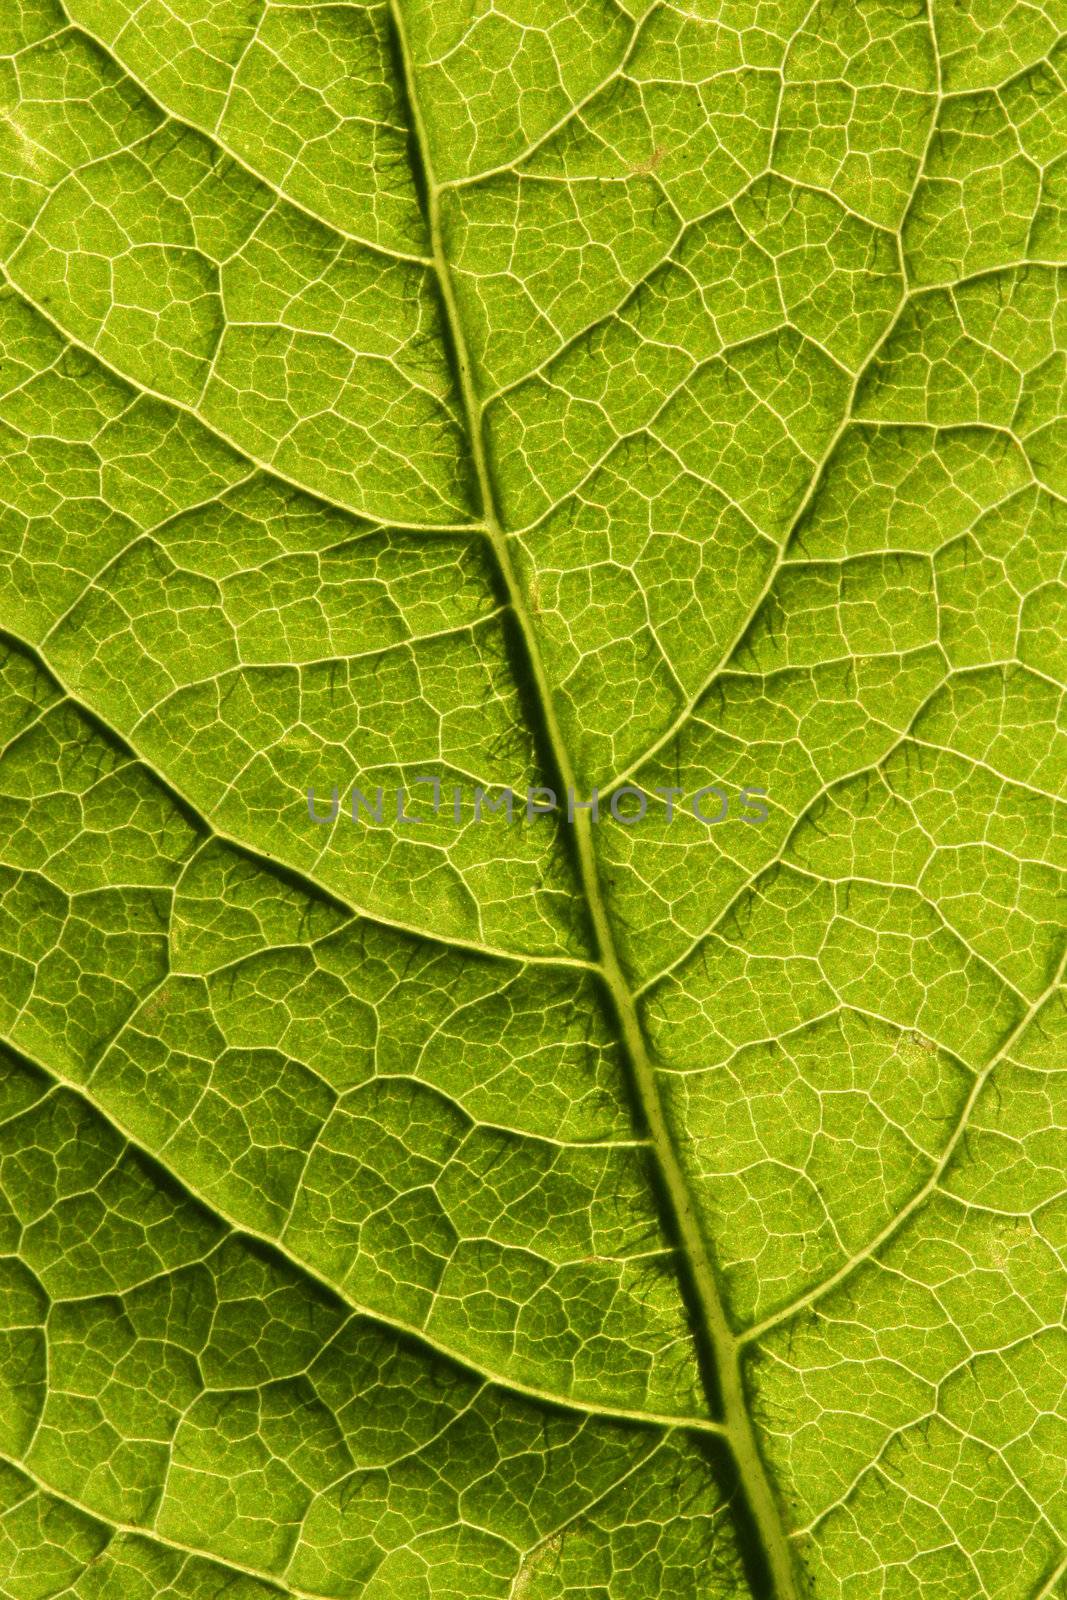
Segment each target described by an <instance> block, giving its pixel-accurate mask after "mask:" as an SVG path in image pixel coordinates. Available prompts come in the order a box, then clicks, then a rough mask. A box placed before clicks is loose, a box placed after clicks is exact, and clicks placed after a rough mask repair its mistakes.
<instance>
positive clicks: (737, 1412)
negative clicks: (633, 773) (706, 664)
mask: <svg viewBox="0 0 1067 1600" xmlns="http://www.w3.org/2000/svg"><path fill="white" fill-rule="evenodd" d="M388 5H389V13H390V17H391V19H392V24H393V28H394V30H395V34H396V43H397V50H398V57H399V71H400V72H401V75H402V79H403V83H402V88H403V91H404V95H405V98H406V100H407V103H408V108H409V113H410V117H411V126H412V134H413V138H414V144H415V154H416V157H417V159H418V162H419V164H420V166H421V169H422V170H421V173H420V174H419V176H420V178H421V180H422V183H423V186H424V189H425V195H426V210H427V214H428V215H427V221H428V225H429V230H430V240H431V247H432V259H433V268H434V271H435V273H436V276H437V280H438V284H439V288H440V294H441V301H442V305H443V310H444V315H445V317H446V319H447V324H448V333H449V336H450V338H451V340H452V344H453V349H454V354H455V362H456V367H457V377H458V382H459V388H460V396H461V400H462V406H463V412H464V420H465V427H466V434H467V442H468V445H469V448H470V451H471V456H472V459H473V462H474V467H475V473H476V477H477V482H478V490H479V496H480V499H481V511H482V516H483V518H484V530H485V536H486V538H487V540H488V543H489V546H490V549H491V552H492V556H493V559H494V562H495V564H496V567H497V571H498V573H499V576H500V580H501V582H502V583H503V586H504V590H505V593H506V596H507V599H508V603H509V606H510V609H511V611H512V614H513V616H514V619H515V622H516V624H517V627H518V631H519V635H520V639H521V642H522V649H523V653H524V655H525V666H526V669H527V671H528V674H529V678H530V682H531V683H532V685H533V688H534V691H535V693H536V695H537V698H538V711H539V714H540V716H541V718H542V721H543V731H544V739H545V743H546V744H547V753H548V755H549V757H550V759H551V762H552V764H553V765H554V767H555V769H556V776H557V777H558V779H559V782H560V785H561V787H562V789H563V791H564V792H566V793H570V792H574V791H575V775H574V766H573V763H572V761H571V755H570V750H569V748H568V746H567V742H566V739H565V738H564V736H563V732H562V730H561V728H560V725H559V720H558V718H557V716H556V709H555V701H554V698H553V695H552V690H551V686H550V684H549V681H548V675H547V673H546V671H545V665H544V660H543V657H542V655H541V648H540V644H539V641H538V639H537V635H536V632H535V630H534V627H533V621H532V618H531V616H530V612H529V609H528V607H527V604H526V597H525V593H524V590H523V586H522V584H521V582H520V580H519V576H518V573H517V572H516V570H515V565H514V562H513V561H512V558H511V551H510V548H509V546H508V540H507V536H506V534H505V532H504V529H503V527H502V525H501V521H500V517H499V515H498V512H497V508H496V496H495V494H494V490H493V482H492V476H491V474H490V471H489V462H488V459H487V456H486V451H485V444H484V433H483V428H482V415H481V405H480V403H479V400H478V397H477V394H476V392H475V387H474V380H473V374H472V369H471V361H470V356H469V353H468V347H467V338H466V331H465V328H464V325H463V320H462V318H461V316H460V312H459V306H458V304H457V300H456V294H455V289H454V286H453V282H452V270H451V264H450V262H449V260H448V256H447V254H446V252H445V249H444V241H443V237H442V230H441V217H440V198H439V190H438V188H437V185H436V182H435V178H434V171H433V162H432V159H431V155H430V148H429V141H428V139H427V136H426V129H425V125H424V123H423V120H422V114H421V108H420V105H419V99H418V91H417V86H416V83H415V75H414V71H413V67H412V61H411V56H410V52H409V49H408V43H407V35H406V31H405V26H404V18H403V15H402V12H401V5H400V0H388ZM573 841H574V854H575V860H576V866H577V871H578V877H579V881H580V884H581V889H582V893H583V896H584V899H585V903H586V907H587V910H588V914H589V920H590V924H591V926H592V932H593V938H594V941H595V945H596V955H597V959H598V965H599V971H600V976H601V978H602V980H603V983H604V986H605V989H606V991H607V994H608V997H609V999H610V1003H611V1007H612V1010H613V1011H614V1014H615V1023H616V1026H617V1028H618V1034H619V1041H620V1044H621V1046H622V1050H623V1055H624V1057H625V1059H626V1063H627V1067H628V1069H629V1073H630V1078H631V1086H632V1090H633V1093H634V1095H635V1097H636V1099H637V1101H638V1103H639V1105H640V1107H641V1111H642V1114H643V1116H644V1119H645V1122H646V1125H647V1128H648V1133H649V1138H650V1140H651V1145H652V1150H653V1155H654V1159H655V1161H656V1164H657V1166H658V1169H659V1174H660V1178H661V1181H662V1187H663V1192H664V1195H665V1197H666V1201H667V1204H668V1206H669V1207H670V1211H671V1221H672V1222H673V1225H674V1230H675V1232H676V1235H677V1238H678V1240H679V1243H680V1246H681V1248H682V1250H683V1251H684V1253H685V1257H686V1262H687V1266H688V1269H689V1275H690V1280H691V1290H692V1298H693V1299H694V1300H695V1306H694V1307H693V1309H694V1310H695V1312H696V1313H697V1315H696V1317H695V1318H694V1321H695V1324H696V1325H695V1330H694V1331H695V1335H696V1337H697V1340H698V1342H699V1343H700V1345H701V1346H702V1349H701V1351H700V1354H701V1357H702V1361H703V1363H704V1364H705V1367H706V1366H707V1365H710V1367H711V1369H712V1373H713V1376H714V1382H715V1383H716V1384H717V1386H718V1391H719V1397H720V1399H721V1405H722V1422H723V1432H724V1438H725V1441H726V1443H727V1446H728V1448H729V1449H730V1452H731V1454H732V1456H733V1460H734V1465H735V1468H736V1472H737V1476H738V1479H739V1482H740V1486H741V1490H742V1493H743V1495H744V1498H745V1501H746V1504H747V1509H748V1513H749V1516H750V1517H751V1521H752V1531H753V1532H754V1533H755V1535H756V1537H757V1539H758V1542H759V1545H760V1548H761V1555H762V1558H763V1561H764V1563H765V1565H766V1571H767V1575H768V1577H769V1580H770V1584H771V1591H772V1593H773V1596H774V1600H800V1595H801V1591H800V1587H799V1584H798V1580H797V1576H796V1573H795V1570H794V1565H793V1558H792V1554H791V1551H790V1547H789V1541H788V1539H787V1537H786V1533H785V1529H784V1527H783V1524H782V1519H781V1515H780V1512H779V1509H778V1505H777V1502H776V1499H775V1495H774V1491H773V1489H772V1488H771V1484H770V1480H769V1478H768V1476H767V1472H766V1469H765V1467H764V1464H763V1459H762V1456H761V1454H760V1450H759V1445H758V1443H757V1439H756V1433H755V1428H754V1426H753V1421H752V1417H751V1415H750V1412H749V1408H748V1403H747V1399H746V1395H745V1388H744V1380H743V1377H742V1371H741V1361H742V1353H741V1347H740V1345H739V1343H738V1341H737V1339H736V1338H735V1337H734V1335H733V1333H732V1331H731V1329H730V1325H729V1321H728V1319H727V1316H726V1311H725V1308H724V1305H723V1302H722V1298H721V1296H720V1293H719V1287H718V1283H717V1280H716V1276H715V1270H714V1267H713V1265H712V1261H711V1256H710V1253H709V1250H708V1246H707V1242H706V1241H705V1239H704V1235H703V1232H702V1230H701V1227H700V1223H699V1221H698V1217H697V1209H696V1205H695V1202H694V1197H693V1194H692V1192H691V1190H690V1187H689V1182H688V1179H687V1178H686V1175H685V1173H684V1171H683V1169H682V1165H681V1162H680V1160H679V1158H678V1152H677V1150H676V1149H675V1146H674V1141H673V1139H672V1138H671V1134H670V1130H669V1128H668V1125H667V1119H666V1115H665V1113H664V1108H663V1102H662V1100H661V1098H660V1093H659V1086H658V1084H657V1081H656V1072H655V1067H654V1065H653V1061H652V1057H651V1054H650V1051H649V1047H648V1042H647V1040H646V1038H645V1034H644V1030H643V1028H642V1026H641V1021H640V1018H639V1016H638V1012H637V1005H636V1002H635V1000H634V996H633V993H632V991H631V989H630V986H629V984H628V982H627V980H626V976H625V974H624V972H623V969H622V963H621V962H620V960H619V954H618V949H617V946H616V941H615V934H614V929H613V927H612V922H611V917H610V914H609V912H608V908H607V903H606V899H605V896H604V893H603V889H602V886H601V881H600V872H599V868H598V866H597V860H596V854H595V851H594V848H593V832H592V822H591V818H590V814H589V812H588V811H587V810H581V811H579V810H577V809H576V810H575V816H574V825H573ZM705 1387H706V1388H707V1387H708V1386H707V1385H705ZM707 1398H708V1401H709V1406H710V1407H711V1408H714V1404H715V1400H714V1396H713V1395H712V1394H711V1393H708V1396H707Z"/></svg>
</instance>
